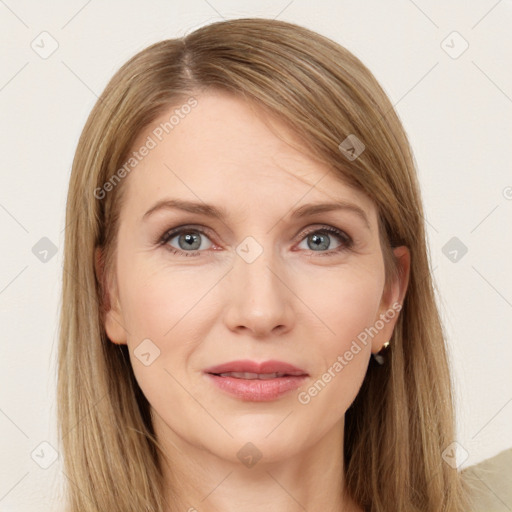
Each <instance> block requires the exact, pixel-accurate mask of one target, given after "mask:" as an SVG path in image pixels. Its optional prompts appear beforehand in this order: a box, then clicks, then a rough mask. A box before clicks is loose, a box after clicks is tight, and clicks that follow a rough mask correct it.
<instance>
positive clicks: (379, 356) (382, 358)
mask: <svg viewBox="0 0 512 512" xmlns="http://www.w3.org/2000/svg"><path fill="white" fill-rule="evenodd" d="M388 348H389V341H386V343H384V345H382V348H381V349H380V350H379V351H378V352H377V353H376V354H372V356H373V358H374V359H375V361H377V363H379V364H380V365H383V364H384V363H385V362H386V359H387V357H386V356H387V352H388Z"/></svg>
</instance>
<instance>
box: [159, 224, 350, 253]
mask: <svg viewBox="0 0 512 512" xmlns="http://www.w3.org/2000/svg"><path fill="white" fill-rule="evenodd" d="M191 232H195V233H199V234H201V235H204V236H206V237H208V234H207V233H206V232H205V231H204V230H203V229H201V228H197V227H193V226H181V227H179V228H174V229H171V230H169V231H166V232H165V233H164V234H163V236H162V237H161V238H160V240H159V242H158V243H159V245H162V246H164V247H165V248H166V249H167V250H169V251H170V252H171V253H172V254H176V255H178V256H186V257H190V256H200V255H201V253H202V252H203V251H200V250H197V249H196V250H194V251H182V250H180V249H176V247H172V246H170V245H168V242H169V240H172V239H173V238H175V237H176V236H177V235H181V234H183V233H191ZM313 233H323V234H328V235H335V236H337V237H338V239H339V241H340V242H341V245H340V246H339V247H337V248H336V249H330V250H327V251H320V252H317V251H313V250H310V253H313V254H314V255H318V256H335V255H337V254H339V253H341V252H344V251H349V250H350V249H352V246H353V244H354V242H353V240H352V238H351V237H350V236H349V235H347V233H345V232H344V231H341V230H340V229H337V228H335V227H333V226H322V227H320V228H318V227H315V228H313V229H310V230H307V231H303V232H302V233H301V235H300V236H301V238H300V242H302V240H304V239H305V238H306V237H307V236H309V235H311V234H313ZM208 238H209V237H208ZM313 254H311V256H313Z"/></svg>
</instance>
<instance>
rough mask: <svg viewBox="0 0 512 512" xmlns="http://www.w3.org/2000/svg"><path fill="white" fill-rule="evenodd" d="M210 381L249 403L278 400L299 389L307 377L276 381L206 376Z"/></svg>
mask: <svg viewBox="0 0 512 512" xmlns="http://www.w3.org/2000/svg"><path fill="white" fill-rule="evenodd" d="M206 375H207V376H208V377H209V378H210V380H211V381H212V382H213V383H214V384H215V385H216V386H218V387H219V388H220V389H222V391H225V392H227V393H229V394H231V395H233V396H235V397H236V398H239V399H241V400H246V401H249V402H269V401H271V400H277V399H278V398H280V397H281V396H283V395H285V394H286V393H288V392H290V391H292V390H294V389H297V388H298V387H300V386H301V385H302V383H303V382H304V381H305V380H306V378H307V375H300V376H287V377H276V378H275V379H266V380H263V379H237V378H235V377H219V376H218V375H213V374H211V373H207V374H206Z"/></svg>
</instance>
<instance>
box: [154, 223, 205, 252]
mask: <svg viewBox="0 0 512 512" xmlns="http://www.w3.org/2000/svg"><path fill="white" fill-rule="evenodd" d="M201 236H206V234H205V232H204V231H202V230H201V229H197V228H194V229H192V228H187V227H185V228H178V229H175V230H171V231H168V232H167V233H165V235H164V236H163V237H162V240H161V243H162V244H166V246H167V247H168V248H169V250H170V251H171V252H172V253H173V254H179V255H181V256H199V255H200V252H199V251H200V250H204V249H208V248H209V247H210V246H211V245H210V246H209V247H204V244H203V243H202V240H201ZM175 238H176V239H177V241H178V247H175V246H173V245H171V244H170V242H171V240H173V239H175ZM180 249H182V250H180Z"/></svg>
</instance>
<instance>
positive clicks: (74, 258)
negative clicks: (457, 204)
mask: <svg viewBox="0 0 512 512" xmlns="http://www.w3.org/2000/svg"><path fill="white" fill-rule="evenodd" d="M207 90H220V91H225V92H229V93H231V94H233V95H236V96H237V97H239V98H242V99H244V100H247V101H250V102H253V103H254V104H256V105H257V106H259V107H260V108H261V109H263V110H265V111H267V112H268V113H269V114H271V115H274V116H276V117H277V118H279V120H280V121H282V122H283V123H285V124H286V125H288V126H289V127H290V128H291V129H292V130H293V132H294V133H295V134H296V135H297V137H298V138H299V140H301V141H302V150H304V151H307V152H308V153H309V154H310V155H312V156H314V157H315V158H317V159H318V160H319V161H321V162H325V163H326V164H327V165H328V166H329V168H330V169H332V172H333V173H334V175H335V176H339V178H340V179H341V180H343V181H344V182H345V183H348V184H349V185H352V186H355V187H357V188H358V189H359V190H361V191H363V192H364V193H366V194H367V196H368V197H369V198H371V199H372V200H373V201H374V203H375V205H376V207H377V211H378V215H379V235H380V240H381V246H382V251H383V255H384V260H385V269H386V283H389V280H390V279H391V278H392V277H393V276H396V275H397V272H399V267H398V265H397V264H396V262H395V260H394V258H393V253H392V248H393V247H396V246H399V245H405V246H407V247H408V248H409V250H410V254H411V268H410V276H409V285H408V290H407V294H406V297H405V300H404V303H403V307H402V310H401V312H400V316H399V318H398V321H397V324H396V327H395V330H394V333H393V337H392V339H391V346H390V349H388V350H389V355H388V360H387V362H386V363H385V364H384V365H382V366H380V365H378V364H376V363H375V362H374V361H373V358H372V361H371V362H370V365H369V367H368V370H367V374H366V376H365V379H364V382H363V385H362V387H361V389H360V392H359V394H358V396H357V397H356V399H355V401H354V403H353V404H352V405H351V407H350V408H349V409H348V411H347V412H346V417H345V437H344V443H345V444H344V458H345V478H346V486H347V491H348V492H349V493H350V495H351V496H352V497H353V499H354V500H355V501H356V502H357V503H358V504H360V505H361V506H362V507H363V508H365V510H368V511H372V512H468V510H469V508H468V506H467V502H466V487H465V483H464V481H463V480H462V478H461V476H460V474H459V472H458V471H457V470H456V469H454V468H452V467H451V466H450V465H449V464H447V463H446V462H445V461H444V460H443V457H442V453H443V451H444V450H445V449H446V447H447V446H448V445H449V444H450V443H452V442H453V441H454V440H455V432H454V429H455V424H454V412H453V411H454V410H453V395H452V384H451V380H450V373H449V365H448V357H447V349H446V346H445V338H444V334H443V328H442V324H441V321H440V316H439V312H438V308H437V305H436V302H435V294H434V287H433V280H432V277H431V273H430V268H429V260H428V253H427V245H426V239H425V226H424V218H423V207H422V201H421V196H420V192H419V186H418V181H417V176H416V171H415V164H414V159H413V156H412V153H411V150H410V147H409V143H408V140H407V136H406V134H405V132H404V129H403V127H402V124H401V122H400V120H399V118H398V116H397V114H396V112H395V110H394V109H393V106H392V104H391V103H390V101H389V99H388V97H387V96H386V94H385V92H384V91H383V89H382V88H381V86H380V85H379V84H378V82H377V81H376V79H375V78H374V77H373V75H372V74H371V72H370V71H369V70H368V69H367V68H366V67H365V66H364V65H363V64H362V63H361V62H360V61H359V60H358V59H357V58H356V57H355V56H354V55H352V54H351V53H350V52H349V51H348V50H346V49H345V48H343V47H342V46H340V45H339V44H337V43H335V42H333V41H331V40H330V39H327V38H325V37H323V36H321V35H319V34H317V33H315V32H312V31H310V30H308V29H305V28H303V27H300V26H297V25H294V24H291V23H286V22H281V21H275V20H268V19H252V18H247V19H236V20H229V21H223V22H218V23H213V24H210V25H207V26H204V27H201V28H199V29H197V30H195V31H194V32H192V33H190V34H189V35H187V36H186V37H183V38H179V39H169V40H166V41H162V42H159V43H156V44H153V45H152V46H150V47H148V48H146V49H144V50H143V51H141V52H140V53H138V54H137V55H135V56H134V57H133V58H131V59H130V60H129V61H128V62H127V63H126V64H124V65H123V66H122V67H121V68H120V69H119V71H118V72H117V73H116V74H115V75H114V77H113V78H112V79H111V80H110V82H109V83H108V85H107V86H106V88H105V90H104V92H103V93H102V94H101V96H100V97H99V99H98V101H97V103H96V104H95V106H94V108H93V110H92V112H91V114H90V116H89V118H88V120H87V122H86V125H85V127H84V129H83V132H82V134H81V137H80V140H79V142H78V147H77V150H76V154H75V158H74V161H73V168H72V172H71V178H70V185H69V192H68V199H67V210H66V233H65V254H64V266H63V291H62V306H61V323H60V341H59V353H58V420H59V435H60V437H61V439H62V447H61V450H62V454H63V460H64V473H65V475H66V478H67V481H66V501H67V509H66V510H67V512H98V511H101V512H128V511H148V512H164V511H165V512H167V511H169V510H174V507H173V504H172V503H166V502H165V500H164V489H163V481H162V472H161V460H162V458H161V457H162V456H163V452H162V449H161V447H160V444H159V442H158V439H157V438H156V436H155V432H154V430H153V426H152V422H151V415H150V407H149V404H148V401H147V400H146V398H145V396H144V395H143V393H142V391H141V390H140V388H139V386H138V384H137V381H136V379H135V377H134V373H133V370H132V368H131V364H130V359H129V354H128V352H127V350H128V348H127V346H126V345H118V344H114V343H112V342H110V341H109V339H108V337H107V335H106V333H105V329H104V323H103V321H104V313H105V309H106V308H108V305H106V304H107V303H108V298H106V292H105V283H104V278H103V277H101V276H103V275H104V274H105V275H108V274H109V273H111V272H113V271H114V262H115V258H114V255H115V249H116V234H117V229H118V222H119V211H120V205H121V201H122V197H123V189H124V183H125V181H126V179H129V177H126V178H125V179H121V180H120V181H119V182H118V183H117V182H116V183H113V184H112V186H110V187H108V189H107V187H105V184H106V183H107V182H109V180H110V181H111V183H112V178H113V177H114V176H118V177H119V175H120V174H123V173H121V172H120V169H122V168H123V166H125V163H126V162H127V161H128V160H129V158H130V152H131V151H133V147H132V146H133V144H134V141H135V139H136V138H137V136H138V135H140V134H141V132H142V131H143V130H144V129H145V128H146V127H147V126H148V125H149V124H150V123H151V122H152V121H153V120H154V119H155V118H157V117H158V116H160V115H161V114H163V113H165V112H166V111H168V110H169V109H170V108H172V107H174V106H179V105H180V104H184V103H186V102H187V101H189V100H190V98H194V97H195V96H194V95H198V94H199V93H200V92H202V91H207ZM351 135H352V136H353V135H355V136H356V137H357V139H359V140H360V141H361V142H362V143H363V144H364V151H363V152H362V153H361V154H360V155H359V156H358V157H357V158H354V159H351V158H347V154H346V153H344V152H343V151H340V149H339V145H340V143H342V142H343V141H345V140H346V139H347V137H348V136H351ZM125 169H126V167H125ZM131 172H137V170H136V169H134V170H133V171H131ZM97 247H100V248H102V254H103V257H102V258H101V261H99V262H97V261H95V249H96V248H97ZM96 265H99V268H102V269H103V271H104V274H103V273H98V272H97V268H98V267H97V266H96ZM99 274H100V275H99ZM340 456H341V454H340Z"/></svg>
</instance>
